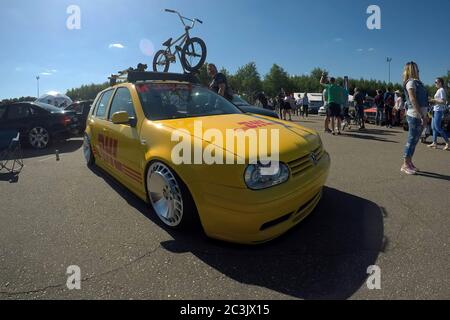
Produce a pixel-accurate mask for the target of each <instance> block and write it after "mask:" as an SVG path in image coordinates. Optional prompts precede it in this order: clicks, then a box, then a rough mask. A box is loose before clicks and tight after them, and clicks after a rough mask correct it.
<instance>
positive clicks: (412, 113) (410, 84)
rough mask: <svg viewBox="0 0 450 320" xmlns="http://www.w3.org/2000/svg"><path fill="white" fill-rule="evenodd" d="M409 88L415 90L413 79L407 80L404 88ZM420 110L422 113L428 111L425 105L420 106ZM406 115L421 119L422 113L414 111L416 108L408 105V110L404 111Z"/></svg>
mask: <svg viewBox="0 0 450 320" xmlns="http://www.w3.org/2000/svg"><path fill="white" fill-rule="evenodd" d="M409 89H413V91H414V92H415V91H416V86H415V85H414V79H410V80H408V82H407V83H406V90H409ZM420 111H421V113H422V114H426V113H427V112H428V108H427V107H425V108H423V107H421V108H420ZM406 115H408V116H410V117H413V118H417V119H421V118H422V115H421V114H419V113H417V112H416V109H414V107H413V106H411V105H408V111H407V112H406Z"/></svg>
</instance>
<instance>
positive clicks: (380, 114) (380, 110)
mask: <svg viewBox="0 0 450 320" xmlns="http://www.w3.org/2000/svg"><path fill="white" fill-rule="evenodd" d="M374 101H375V106H376V108H377V115H376V117H375V124H376V125H377V126H381V125H383V118H384V98H383V91H381V90H377V95H376V96H375V100H374Z"/></svg>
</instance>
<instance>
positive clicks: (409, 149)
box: [403, 115, 423, 159]
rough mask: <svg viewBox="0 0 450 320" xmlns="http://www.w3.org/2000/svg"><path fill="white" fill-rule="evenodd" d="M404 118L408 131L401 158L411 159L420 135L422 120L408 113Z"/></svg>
mask: <svg viewBox="0 0 450 320" xmlns="http://www.w3.org/2000/svg"><path fill="white" fill-rule="evenodd" d="M406 120H407V121H408V126H409V132H408V141H407V142H406V146H405V153H404V155H403V158H405V159H412V157H413V155H414V152H415V151H416V146H417V143H419V140H420V136H421V135H422V130H423V127H422V120H421V119H417V118H413V117H410V116H408V115H407V116H406Z"/></svg>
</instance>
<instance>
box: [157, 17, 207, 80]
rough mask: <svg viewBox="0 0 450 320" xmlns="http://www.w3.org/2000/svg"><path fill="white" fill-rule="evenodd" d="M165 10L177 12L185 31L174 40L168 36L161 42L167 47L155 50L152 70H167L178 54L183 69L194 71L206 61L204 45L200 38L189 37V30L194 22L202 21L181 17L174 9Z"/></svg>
mask: <svg viewBox="0 0 450 320" xmlns="http://www.w3.org/2000/svg"><path fill="white" fill-rule="evenodd" d="M165 11H166V12H169V13H175V14H177V15H178V17H179V18H180V20H181V23H182V24H183V25H184V30H185V31H184V34H183V35H181V36H180V37H179V38H178V39H176V40H175V41H173V38H170V39H169V40H167V41H166V42H164V43H163V46H165V47H167V48H166V49H164V50H159V51H158V52H156V54H155V57H154V58H153V71H155V72H167V71H169V67H170V64H171V63H175V62H176V55H178V58H179V59H180V62H181V65H182V66H183V70H184V71H188V72H191V73H193V72H196V71H197V70H198V69H200V68H201V67H202V66H203V64H204V63H205V61H206V45H205V42H204V41H203V40H202V39H200V38H196V37H195V38H191V37H190V35H189V31H190V30H191V29H193V28H194V26H195V23H196V22H198V23H201V24H203V21H201V20H199V19H197V18H193V19H191V18H186V17H183V16H182V15H181V14H180V13H178V12H177V11H175V10H170V9H166V10H165ZM186 21H189V22H190V25H188V24H186ZM173 49H175V51H173Z"/></svg>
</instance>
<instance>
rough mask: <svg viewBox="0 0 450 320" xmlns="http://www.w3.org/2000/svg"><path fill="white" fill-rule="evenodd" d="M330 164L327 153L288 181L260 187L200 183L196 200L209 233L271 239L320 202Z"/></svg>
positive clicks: (250, 239)
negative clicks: (257, 189) (250, 187)
mask: <svg viewBox="0 0 450 320" xmlns="http://www.w3.org/2000/svg"><path fill="white" fill-rule="evenodd" d="M329 168H330V157H329V155H328V153H325V154H324V156H323V157H322V158H321V160H320V161H319V163H318V164H317V165H316V166H314V167H313V168H311V170H308V172H305V173H304V174H302V175H301V176H298V177H296V178H292V177H291V179H290V180H289V181H288V182H287V183H285V184H282V185H279V186H276V187H273V188H270V189H266V190H260V191H252V190H249V189H242V188H231V187H227V186H220V185H216V184H214V185H213V184H206V185H198V186H196V188H195V189H196V190H201V194H197V195H196V196H195V198H196V204H197V209H198V212H199V215H200V219H201V222H202V225H203V228H204V230H205V233H206V234H207V235H208V236H209V237H211V238H216V239H220V240H225V241H229V242H236V243H244V244H258V243H263V242H267V241H270V240H272V239H274V238H276V237H278V236H280V235H282V234H283V233H285V232H286V231H288V230H289V229H291V228H292V227H294V226H295V225H297V224H298V223H300V222H301V221H302V220H303V219H304V218H306V217H307V216H308V215H309V214H310V213H311V212H312V211H313V210H314V208H315V207H316V205H317V204H318V203H319V201H320V199H321V195H322V188H323V186H324V185H325V182H326V179H327V177H328V173H329Z"/></svg>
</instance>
